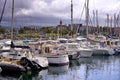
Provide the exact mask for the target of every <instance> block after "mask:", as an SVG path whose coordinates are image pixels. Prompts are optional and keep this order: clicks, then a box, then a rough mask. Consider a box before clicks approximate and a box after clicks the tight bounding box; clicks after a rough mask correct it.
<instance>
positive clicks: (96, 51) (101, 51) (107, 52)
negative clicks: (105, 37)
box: [93, 48, 115, 55]
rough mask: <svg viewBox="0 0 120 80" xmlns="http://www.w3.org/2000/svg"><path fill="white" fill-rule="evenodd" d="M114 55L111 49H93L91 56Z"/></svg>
mask: <svg viewBox="0 0 120 80" xmlns="http://www.w3.org/2000/svg"><path fill="white" fill-rule="evenodd" d="M114 53H115V52H114V50H113V49H106V48H100V49H94V51H93V55H113V54H114Z"/></svg>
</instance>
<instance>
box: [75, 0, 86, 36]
mask: <svg viewBox="0 0 120 80" xmlns="http://www.w3.org/2000/svg"><path fill="white" fill-rule="evenodd" d="M85 7H86V0H85V3H84V5H83V9H82V13H81V16H80V20H79V22H81V20H82V16H83V12H84V10H85ZM79 28H80V26H78V27H77V31H76V34H77V33H78V30H79Z"/></svg>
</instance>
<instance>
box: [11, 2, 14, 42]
mask: <svg viewBox="0 0 120 80" xmlns="http://www.w3.org/2000/svg"><path fill="white" fill-rule="evenodd" d="M13 15H14V0H12V20H11V41H13V26H14V24H13V22H14V16H13Z"/></svg>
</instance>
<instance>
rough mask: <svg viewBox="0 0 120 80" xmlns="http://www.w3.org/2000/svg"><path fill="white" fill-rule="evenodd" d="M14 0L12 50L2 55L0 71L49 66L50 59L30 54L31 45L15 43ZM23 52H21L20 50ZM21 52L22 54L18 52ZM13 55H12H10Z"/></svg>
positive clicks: (19, 71)
mask: <svg viewBox="0 0 120 80" xmlns="http://www.w3.org/2000/svg"><path fill="white" fill-rule="evenodd" d="M13 13H14V0H12V21H11V44H10V52H8V53H7V54H8V55H9V56H5V54H2V55H1V59H0V72H1V73H22V72H26V71H28V70H31V71H38V70H41V69H42V68H43V67H47V66H48V61H47V60H46V59H43V60H41V59H40V58H39V59H38V58H35V57H33V56H32V54H30V47H29V46H16V45H14V43H13V22H14V20H13V16H14V14H13ZM21 50H22V51H23V52H20V51H21ZM18 53H20V54H18ZM10 55H11V56H10Z"/></svg>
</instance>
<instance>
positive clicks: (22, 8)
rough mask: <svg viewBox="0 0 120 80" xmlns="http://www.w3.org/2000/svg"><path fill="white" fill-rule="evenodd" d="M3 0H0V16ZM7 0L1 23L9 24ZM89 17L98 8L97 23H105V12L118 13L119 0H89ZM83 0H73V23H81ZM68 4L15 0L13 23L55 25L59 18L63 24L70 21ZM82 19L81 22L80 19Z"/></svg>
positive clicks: (63, 0) (65, 1) (68, 1)
mask: <svg viewBox="0 0 120 80" xmlns="http://www.w3.org/2000/svg"><path fill="white" fill-rule="evenodd" d="M4 1H5V0H0V16H1V12H2V7H3V4H4ZM11 2H12V0H7V4H6V8H5V12H4V16H3V20H2V25H10V21H11V4H12V3H11ZM89 2H90V3H89V10H90V17H91V19H92V16H93V10H98V13H99V24H100V25H103V24H105V19H106V14H107V13H109V14H110V16H111V17H113V15H114V13H116V14H119V10H120V0H89ZM84 3H85V0H73V5H74V7H73V9H74V12H73V14H74V23H82V22H83V21H84V15H82V17H81V14H82V10H83V5H84ZM70 4H71V0H15V13H14V20H15V25H17V26H23V25H36V26H41V25H42V26H46V25H57V24H59V21H60V19H61V20H63V24H69V23H70V15H71V14H70ZM80 18H81V19H82V22H81V21H80Z"/></svg>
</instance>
